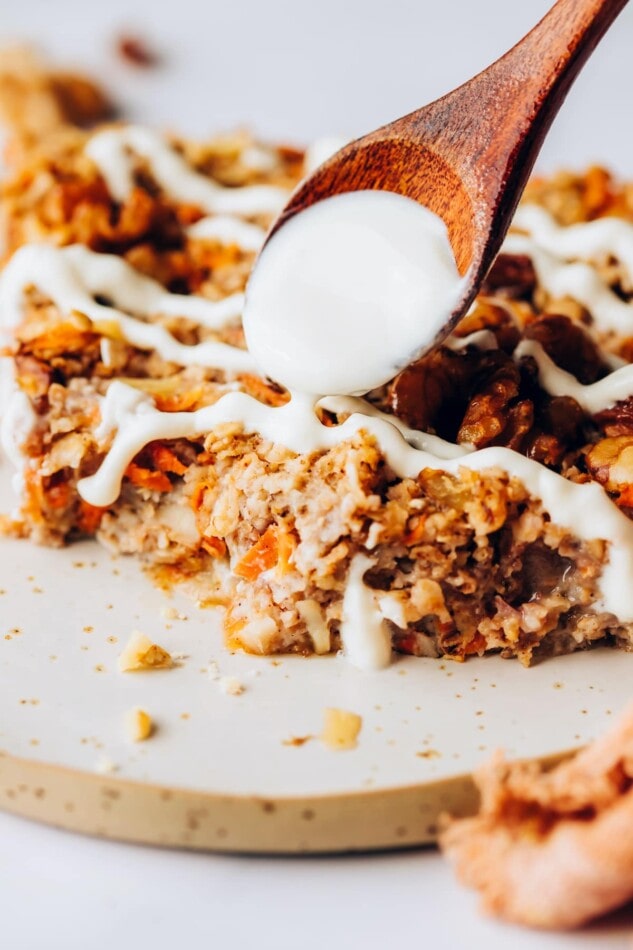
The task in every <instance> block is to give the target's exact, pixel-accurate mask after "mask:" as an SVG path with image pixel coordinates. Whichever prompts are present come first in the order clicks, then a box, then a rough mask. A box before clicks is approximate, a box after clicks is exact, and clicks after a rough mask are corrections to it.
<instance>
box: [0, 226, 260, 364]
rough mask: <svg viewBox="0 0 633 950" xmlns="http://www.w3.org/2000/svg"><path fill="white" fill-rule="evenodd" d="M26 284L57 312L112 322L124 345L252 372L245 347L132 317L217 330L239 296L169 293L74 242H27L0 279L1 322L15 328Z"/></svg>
mask: <svg viewBox="0 0 633 950" xmlns="http://www.w3.org/2000/svg"><path fill="white" fill-rule="evenodd" d="M30 286H34V287H37V288H38V290H40V291H41V292H42V293H43V294H45V295H46V296H47V297H49V298H50V299H51V300H52V301H53V303H55V305H56V306H57V307H58V308H59V310H60V311H61V312H62V313H71V312H72V311H73V310H76V311H79V312H80V313H83V314H85V315H86V316H87V317H89V318H90V319H91V320H92V321H94V322H96V323H98V322H101V323H104V324H114V325H115V326H116V327H117V328H118V331H119V332H120V333H121V335H122V336H123V337H124V339H125V340H127V341H128V342H129V343H131V344H132V345H134V346H138V347H139V348H140V349H146V350H156V352H157V353H159V354H160V356H161V357H162V358H163V359H165V360H167V361H169V362H173V363H177V364H179V365H180V366H207V367H212V368H215V367H217V368H223V369H226V370H228V371H233V372H252V370H253V368H254V361H253V359H252V357H251V356H250V354H249V353H248V352H246V351H245V350H240V349H239V348H238V347H234V346H229V345H228V344H225V343H219V342H216V341H213V340H209V341H205V342H203V343H199V344H197V345H192V346H187V345H185V344H183V343H180V342H178V340H176V339H175V337H173V336H172V335H171V333H169V332H168V331H167V330H166V329H165V328H164V327H162V326H159V325H158V324H152V323H144V322H143V321H142V320H139V319H136V318H135V317H134V316H132V315H131V314H132V313H134V314H137V315H138V316H139V317H141V316H149V315H152V314H153V315H157V314H164V315H171V316H180V317H187V318H189V319H191V320H193V321H195V322H196V323H198V324H200V325H202V326H205V327H209V328H211V329H217V328H220V327H222V326H224V325H226V324H227V323H228V322H230V321H233V320H235V319H236V318H238V317H239V315H240V312H241V310H242V306H243V303H244V296H243V294H233V295H232V296H230V297H225V298H224V300H219V301H212V300H205V299H204V298H203V297H197V296H193V295H191V296H187V295H184V294H170V293H168V292H167V291H166V290H164V289H163V287H162V286H161V285H160V284H159V283H157V282H156V281H154V280H152V279H151V278H149V277H145V276H144V275H143V274H140V273H139V272H138V271H137V270H135V269H134V268H133V267H131V266H130V265H129V264H127V263H126V262H125V261H124V260H122V259H121V258H119V257H116V256H115V255H113V254H96V253H95V252H94V251H90V250H88V248H86V247H83V246H82V245H79V244H74V245H71V246H69V247H63V248H58V247H53V246H51V245H46V244H27V245H25V246H24V247H21V248H20V249H19V250H18V251H16V252H15V254H14V255H13V257H12V258H11V260H10V261H9V263H8V264H7V266H6V268H5V270H4V272H3V274H2V277H1V278H0V321H1V322H2V325H3V326H4V327H12V326H16V325H17V324H18V323H19V322H20V320H21V319H22V315H23V313H24V292H25V290H26V289H27V288H28V287H30ZM95 295H103V296H107V297H109V298H110V299H113V300H114V302H115V303H116V304H118V305H119V306H120V307H122V308H124V310H126V311H129V312H124V310H123V309H118V308H117V307H110V306H106V305H104V304H100V303H97V302H96V301H95V299H94V297H95Z"/></svg>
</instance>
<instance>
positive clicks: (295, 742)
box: [281, 735, 314, 748]
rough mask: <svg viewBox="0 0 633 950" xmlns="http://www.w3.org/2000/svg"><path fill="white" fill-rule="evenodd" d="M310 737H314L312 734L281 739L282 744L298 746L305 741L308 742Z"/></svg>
mask: <svg viewBox="0 0 633 950" xmlns="http://www.w3.org/2000/svg"><path fill="white" fill-rule="evenodd" d="M310 739H314V736H309V735H308V736H290V737H289V738H288V739H282V741H281V744H282V745H289V746H293V747H295V748H296V747H298V746H302V745H305V744H306V742H309V741H310Z"/></svg>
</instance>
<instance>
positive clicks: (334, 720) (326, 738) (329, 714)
mask: <svg viewBox="0 0 633 950" xmlns="http://www.w3.org/2000/svg"><path fill="white" fill-rule="evenodd" d="M362 724H363V720H362V718H361V717H360V716H358V715H357V714H356V713H353V712H348V711H347V710H345V709H332V708H327V709H326V710H325V720H324V723H323V732H322V733H321V736H320V739H321V742H323V743H324V744H325V745H326V746H327V747H328V748H329V749H355V748H356V746H357V744H358V742H357V740H358V735H359V733H360V730H361V726H362Z"/></svg>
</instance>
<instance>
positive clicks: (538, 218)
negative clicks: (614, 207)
mask: <svg viewBox="0 0 633 950" xmlns="http://www.w3.org/2000/svg"><path fill="white" fill-rule="evenodd" d="M512 227H513V228H519V229H520V230H522V231H528V232H529V234H530V236H531V238H532V240H533V241H534V242H535V243H536V244H538V246H539V247H540V248H543V250H545V251H548V252H549V253H550V254H553V255H554V256H555V257H558V258H561V259H564V260H578V259H580V260H597V259H599V258H609V257H615V258H616V260H618V261H620V263H621V264H623V265H624V267H625V268H626V271H627V274H628V276H629V277H630V278H631V279H632V280H633V225H632V224H630V223H629V222H628V221H624V220H622V218H599V219H598V220H596V221H584V222H582V223H581V224H570V225H566V226H563V227H561V226H560V225H558V224H557V223H556V221H555V220H554V218H552V216H551V215H550V214H549V213H548V212H547V211H546V210H545V209H544V208H540V207H539V206H538V205H531V204H525V205H521V206H520V207H519V208H517V210H516V212H515V215H514V219H513V221H512Z"/></svg>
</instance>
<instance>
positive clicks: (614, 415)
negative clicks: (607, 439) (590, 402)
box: [594, 396, 633, 435]
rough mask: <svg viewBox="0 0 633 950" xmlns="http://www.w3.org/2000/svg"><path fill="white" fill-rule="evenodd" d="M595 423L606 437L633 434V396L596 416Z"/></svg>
mask: <svg viewBox="0 0 633 950" xmlns="http://www.w3.org/2000/svg"><path fill="white" fill-rule="evenodd" d="M594 421H595V422H596V423H597V424H598V425H599V426H600V428H601V429H602V430H603V431H604V434H605V435H628V434H633V396H629V397H628V399H623V400H622V402H617V403H616V404H615V406H611V407H610V408H609V409H603V410H602V412H599V413H597V415H595V416H594Z"/></svg>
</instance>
